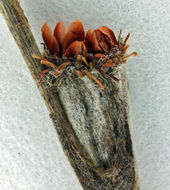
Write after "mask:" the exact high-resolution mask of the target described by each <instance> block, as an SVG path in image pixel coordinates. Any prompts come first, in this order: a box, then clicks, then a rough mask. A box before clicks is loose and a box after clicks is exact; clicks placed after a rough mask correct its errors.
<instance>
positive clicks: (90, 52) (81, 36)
mask: <svg viewBox="0 0 170 190" xmlns="http://www.w3.org/2000/svg"><path fill="white" fill-rule="evenodd" d="M41 31H42V36H43V40H44V43H45V44H44V48H45V56H44V57H41V56H38V55H35V54H34V55H33V57H34V58H36V59H39V60H41V64H43V65H46V66H49V67H51V68H53V69H54V70H55V73H54V75H53V76H55V77H57V76H58V75H59V73H60V72H61V71H62V69H63V68H66V67H68V66H74V67H75V74H76V75H77V76H79V77H83V76H84V75H87V76H89V77H90V78H91V79H92V80H94V81H95V82H96V83H97V84H98V85H99V86H100V87H101V89H104V86H103V85H102V84H101V82H100V81H99V80H98V79H97V78H96V77H95V76H94V75H93V74H92V73H91V70H94V69H96V70H98V71H99V72H100V73H101V74H102V75H103V76H104V71H103V70H104V68H108V67H115V66H117V65H118V64H122V63H125V62H126V59H127V58H128V57H130V56H131V55H135V56H136V55H137V53H136V52H133V53H131V54H130V55H125V54H126V50H127V49H128V47H129V45H126V42H127V40H128V38H129V36H130V34H128V35H127V37H126V38H125V40H124V41H123V40H122V38H121V31H120V34H119V37H118V40H117V39H116V37H115V35H114V32H113V31H112V30H111V29H109V28H108V27H106V26H101V27H99V28H98V29H96V30H91V29H90V30H88V32H87V34H86V35H85V31H84V28H83V24H82V23H81V22H80V21H79V20H74V21H73V22H72V23H71V24H70V25H69V26H68V27H66V26H65V25H64V24H63V23H62V22H58V23H57V24H56V27H55V29H54V32H52V30H51V28H50V27H49V25H48V24H47V23H44V25H43V26H42V28H41ZM49 70H50V69H45V70H43V71H42V72H41V73H40V76H44V74H45V73H47V72H49Z"/></svg>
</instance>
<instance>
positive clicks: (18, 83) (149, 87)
mask: <svg viewBox="0 0 170 190" xmlns="http://www.w3.org/2000/svg"><path fill="white" fill-rule="evenodd" d="M20 2H21V5H22V7H23V8H24V10H25V14H26V16H27V18H28V20H29V22H30V24H31V28H32V32H33V34H34V36H35V38H36V41H37V43H38V45H39V47H40V48H41V50H42V47H41V46H40V43H41V42H42V38H41V32H40V28H41V26H42V24H43V23H44V22H45V21H47V22H48V23H49V24H50V25H51V27H52V28H54V26H55V24H56V22H57V21H58V20H62V21H63V22H64V23H65V24H68V23H69V22H70V21H72V20H74V19H79V20H81V21H82V22H83V23H84V26H85V30H86V31H87V29H89V28H93V29H94V28H96V27H98V26H101V25H106V26H109V27H110V28H112V29H114V31H115V33H116V35H117V34H118V31H119V29H120V28H122V29H123V34H124V36H125V35H126V34H127V33H128V32H130V33H131V38H130V40H129V43H130V44H131V48H130V50H129V51H130V52H131V51H134V50H135V51H137V52H138V54H139V56H138V57H133V58H130V59H129V61H128V63H127V75H128V79H129V88H130V94H131V107H132V120H133V139H134V150H135V154H136V160H137V165H138V169H139V179H140V185H141V190H170V3H169V0H151V1H148V0H143V1H140V0H136V1H135V0H127V1H118V0H110V1H109V0H106V1H104V0H103V1H102V0H92V1H90V0H89V1H85V0H79V1H76V0H72V1H66V0H62V1H57V0H50V1H45V0H44V1H43V0H35V1H32V0H20ZM0 60H1V61H0V190H59V189H60V190H80V189H82V188H81V186H80V184H79V182H78V180H77V178H76V176H75V174H74V173H73V171H72V169H71V167H70V165H69V162H68V161H67V159H66V157H65V156H64V153H63V152H62V148H61V146H60V143H59V140H58V137H57V135H56V132H55V130H54V129H53V127H52V123H51V121H50V119H49V116H48V112H47V109H46V107H45V105H44V102H43V100H42V98H41V96H40V94H39V92H38V90H37V88H36V85H35V83H34V81H33V79H32V78H31V75H30V73H29V71H28V69H27V66H26V64H25V62H24V60H23V58H22V56H21V54H20V52H19V50H18V47H17V46H16V44H15V42H14V40H13V38H12V36H11V35H10V32H9V30H8V28H7V25H6V24H5V21H4V19H3V17H2V15H0Z"/></svg>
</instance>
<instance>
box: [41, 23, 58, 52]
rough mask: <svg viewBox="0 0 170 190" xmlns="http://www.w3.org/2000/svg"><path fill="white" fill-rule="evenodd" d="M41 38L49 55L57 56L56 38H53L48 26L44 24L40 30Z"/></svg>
mask: <svg viewBox="0 0 170 190" xmlns="http://www.w3.org/2000/svg"><path fill="white" fill-rule="evenodd" d="M41 31H42V37H43V40H44V42H45V44H46V45H47V47H48V49H49V51H50V53H51V54H55V53H56V54H57V55H59V46H58V42H57V40H56V38H55V37H54V35H53V34H52V31H51V28H50V27H49V25H48V24H47V23H44V24H43V26H42V28H41Z"/></svg>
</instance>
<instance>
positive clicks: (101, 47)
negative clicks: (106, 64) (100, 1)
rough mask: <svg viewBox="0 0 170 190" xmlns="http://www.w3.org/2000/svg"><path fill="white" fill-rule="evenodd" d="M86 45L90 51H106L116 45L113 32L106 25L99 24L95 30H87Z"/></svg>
mask: <svg viewBox="0 0 170 190" xmlns="http://www.w3.org/2000/svg"><path fill="white" fill-rule="evenodd" d="M86 45H87V47H88V50H90V51H92V52H94V53H95V52H105V51H106V52H108V51H109V50H110V49H111V48H112V47H115V46H116V45H117V41H116V37H115V35H114V32H113V31H112V30H111V29H109V28H107V27H106V26H101V27H99V28H98V29H96V30H94V31H93V30H91V29H90V30H89V31H88V32H87V34H86Z"/></svg>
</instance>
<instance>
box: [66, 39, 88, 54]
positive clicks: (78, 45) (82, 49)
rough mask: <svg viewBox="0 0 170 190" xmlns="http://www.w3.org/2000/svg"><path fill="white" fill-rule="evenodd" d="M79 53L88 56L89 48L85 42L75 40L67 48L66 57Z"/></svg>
mask: <svg viewBox="0 0 170 190" xmlns="http://www.w3.org/2000/svg"><path fill="white" fill-rule="evenodd" d="M77 55H84V56H85V57H86V56H87V48H86V46H85V44H84V42H80V41H74V42H72V43H71V44H70V45H69V46H68V47H67V49H66V51H65V53H64V57H71V56H77Z"/></svg>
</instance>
